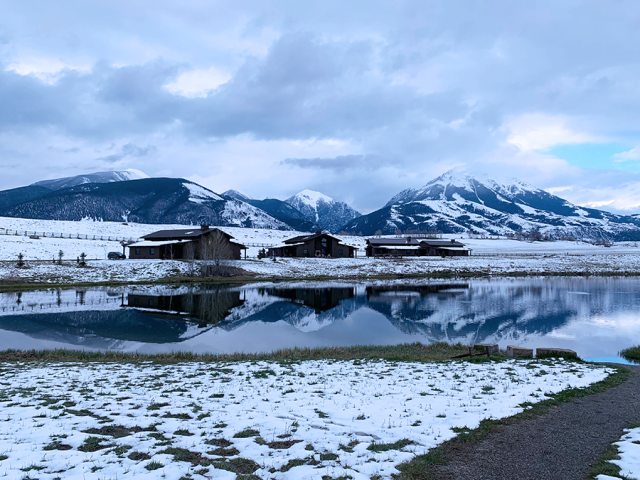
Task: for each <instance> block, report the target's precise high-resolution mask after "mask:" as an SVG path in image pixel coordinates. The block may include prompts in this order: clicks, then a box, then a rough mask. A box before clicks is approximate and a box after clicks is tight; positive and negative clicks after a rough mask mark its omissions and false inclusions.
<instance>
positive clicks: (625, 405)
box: [429, 365, 640, 480]
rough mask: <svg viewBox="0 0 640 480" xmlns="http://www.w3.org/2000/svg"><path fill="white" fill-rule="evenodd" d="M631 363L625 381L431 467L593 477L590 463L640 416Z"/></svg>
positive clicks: (511, 476)
mask: <svg viewBox="0 0 640 480" xmlns="http://www.w3.org/2000/svg"><path fill="white" fill-rule="evenodd" d="M625 367H627V368H629V369H630V370H632V371H633V372H634V373H635V375H632V376H631V377H630V378H629V380H627V381H626V382H625V383H623V384H622V385H619V386H617V387H614V388H610V389H609V390H607V391H606V392H603V393H599V394H596V395H589V396H587V397H583V398H579V399H576V400H573V401H570V402H568V403H565V404H562V405H559V406H557V407H552V408H551V409H549V410H548V411H547V412H545V413H544V414H542V415H540V416H537V417H535V418H531V419H524V420H520V421H517V422H515V423H514V424H512V425H505V426H503V427H500V429H499V430H497V431H495V432H493V433H491V434H489V435H488V436H487V437H486V438H485V439H483V440H482V441H480V442H478V443H476V444H472V445H460V446H459V447H456V449H455V450H453V451H452V452H451V454H448V455H447V459H448V464H447V465H445V466H438V467H434V468H433V469H432V470H431V471H430V472H429V473H431V474H432V475H433V477H434V478H437V479H439V480H449V479H455V480H547V479H549V480H559V479H562V480H585V479H589V478H590V476H589V473H590V471H591V466H590V463H592V462H594V461H595V460H596V459H597V458H598V457H599V456H600V455H601V454H602V453H603V451H604V450H605V449H606V448H607V446H609V445H610V444H611V443H612V442H615V441H617V440H619V439H620V437H621V435H622V430H623V429H624V428H625V427H627V426H628V425H629V423H631V422H637V421H639V420H640V366H628V365H625Z"/></svg>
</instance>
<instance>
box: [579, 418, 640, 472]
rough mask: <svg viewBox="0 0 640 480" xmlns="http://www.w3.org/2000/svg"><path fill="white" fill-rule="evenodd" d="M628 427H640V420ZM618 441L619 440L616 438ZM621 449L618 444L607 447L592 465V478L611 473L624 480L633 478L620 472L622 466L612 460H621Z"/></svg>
mask: <svg viewBox="0 0 640 480" xmlns="http://www.w3.org/2000/svg"><path fill="white" fill-rule="evenodd" d="M627 428H628V429H633V428H640V422H633V423H632V424H630V425H629V426H628V427H627ZM616 441H617V440H616ZM619 453H620V451H619V449H618V446H617V445H613V444H611V445H609V446H608V447H607V449H606V450H605V451H604V452H603V453H602V455H600V457H598V460H597V461H596V462H595V463H594V464H593V465H592V466H591V478H596V477H597V476H598V475H609V476H610V477H618V478H621V479H623V480H631V479H630V478H629V477H626V476H624V475H621V474H620V467H619V466H618V465H616V464H615V463H611V460H620V455H619Z"/></svg>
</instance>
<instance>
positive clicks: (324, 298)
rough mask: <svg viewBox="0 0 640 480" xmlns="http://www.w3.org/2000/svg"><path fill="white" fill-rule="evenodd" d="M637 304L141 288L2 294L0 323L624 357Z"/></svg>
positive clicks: (468, 293)
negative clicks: (547, 349) (484, 345)
mask: <svg viewBox="0 0 640 480" xmlns="http://www.w3.org/2000/svg"><path fill="white" fill-rule="evenodd" d="M638 305H640V280H639V279H635V278H588V279H587V278H553V279H544V278H527V279H517V280H514V279H501V280H470V281H466V282H450V281H431V282H423V283H414V284H410V285H403V284H401V283H398V282H387V283H381V282H377V283H372V284H366V285H364V284H344V283H341V284H336V283H333V284H332V283H328V284H327V283H325V284H319V283H318V284H316V283H314V284H296V285H295V286H293V285H286V284H275V285H274V284H269V285H262V286H257V287H255V286H242V287H229V286H217V287H211V286H198V285H196V286H189V287H184V286H182V287H159V286H151V287H144V286H136V287H131V288H120V289H82V290H48V291H41V292H22V293H15V294H0V329H2V330H5V331H12V332H19V333H23V334H25V335H27V336H29V337H30V338H34V339H44V340H49V341H52V342H57V343H59V344H64V345H74V346H81V347H88V348H100V349H107V348H109V349H122V348H137V347H136V346H135V345H133V342H137V344H140V343H142V344H148V345H149V344H178V345H176V346H174V347H170V348H174V349H176V347H177V348H179V349H190V348H191V349H196V345H197V349H198V350H199V351H203V350H209V351H228V350H225V349H231V348H235V349H240V350H244V351H255V350H257V349H258V348H259V347H258V344H260V345H261V347H260V349H263V350H264V349H269V348H281V347H283V346H303V345H304V346H307V345H318V346H319V345H347V344H355V343H400V342H408V341H421V342H425V343H430V342H436V341H446V342H462V343H465V344H471V343H474V342H485V341H486V342H495V343H500V344H501V346H503V347H504V346H506V344H507V343H509V344H518V345H533V346H562V347H567V348H573V349H575V350H577V351H578V352H579V353H581V350H582V352H585V351H586V350H587V349H590V350H593V351H594V354H593V355H591V353H592V352H591V351H588V352H587V353H586V354H585V353H582V354H583V355H584V356H586V357H590V356H595V355H599V356H603V355H609V356H616V354H617V351H618V350H620V349H621V348H625V347H627V346H630V344H631V343H632V342H633V338H640V321H639V319H638V312H637V306H638ZM262 326H270V327H268V328H267V329H265V328H263V327H262ZM207 332H208V333H207ZM256 332H260V333H256ZM205 333H206V335H205ZM256 335H259V338H257V337H255V336H256ZM0 342H1V340H0ZM269 342H270V343H269ZM232 345H233V347H232ZM588 345H591V346H589V347H588ZM9 346H10V345H2V344H0V348H8V347H9ZM254 349H255V350H254Z"/></svg>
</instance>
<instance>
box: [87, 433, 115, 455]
mask: <svg viewBox="0 0 640 480" xmlns="http://www.w3.org/2000/svg"><path fill="white" fill-rule="evenodd" d="M103 441H104V439H103V438H99V437H89V438H85V440H84V443H83V444H82V445H80V446H79V447H78V450H80V451H81V452H97V451H98V450H102V449H104V448H109V447H115V445H113V444H105V443H102V442H103Z"/></svg>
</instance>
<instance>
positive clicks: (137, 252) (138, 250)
mask: <svg viewBox="0 0 640 480" xmlns="http://www.w3.org/2000/svg"><path fill="white" fill-rule="evenodd" d="M136 255H140V248H138V247H136Z"/></svg>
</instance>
